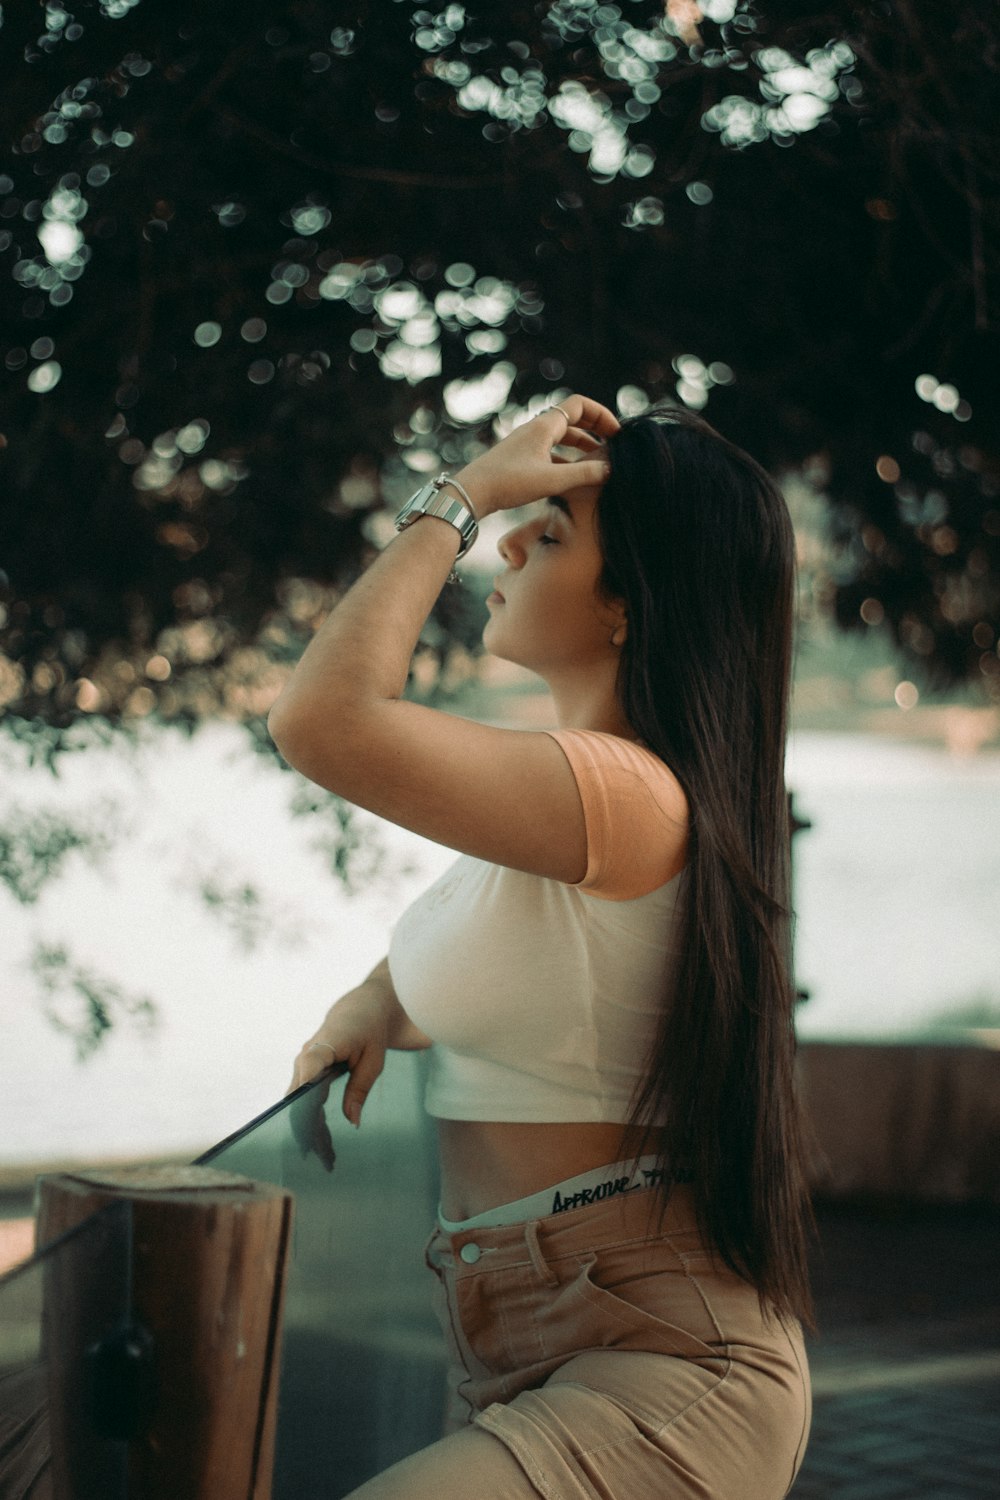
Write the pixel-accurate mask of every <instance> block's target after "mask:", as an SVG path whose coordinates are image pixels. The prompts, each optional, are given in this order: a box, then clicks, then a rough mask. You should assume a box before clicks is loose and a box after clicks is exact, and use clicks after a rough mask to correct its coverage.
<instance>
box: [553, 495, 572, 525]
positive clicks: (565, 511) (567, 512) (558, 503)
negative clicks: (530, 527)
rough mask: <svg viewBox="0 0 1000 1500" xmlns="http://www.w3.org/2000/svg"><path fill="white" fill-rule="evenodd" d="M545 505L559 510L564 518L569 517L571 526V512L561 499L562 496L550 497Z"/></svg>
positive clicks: (567, 504) (565, 502)
mask: <svg viewBox="0 0 1000 1500" xmlns="http://www.w3.org/2000/svg"><path fill="white" fill-rule="evenodd" d="M546 503H547V504H548V505H554V506H555V508H556V510H561V511H562V513H563V515H564V516H568V517H569V520H570V523H571V524H572V522H573V512H572V511H571V510H570V508H569V503H568V502H567V501H566V500H564V499H563V497H562V495H550V496H549V498H548V501H547V502H546Z"/></svg>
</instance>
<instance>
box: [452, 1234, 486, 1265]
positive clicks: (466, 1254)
mask: <svg viewBox="0 0 1000 1500" xmlns="http://www.w3.org/2000/svg"><path fill="white" fill-rule="evenodd" d="M482 1253H483V1252H482V1251H481V1250H480V1248H479V1246H478V1245H474V1244H473V1243H472V1241H471V1240H470V1241H469V1243H468V1244H467V1245H463V1246H462V1248H461V1250H460V1251H459V1252H458V1256H459V1259H460V1260H464V1261H465V1264H466V1265H467V1266H474V1265H475V1264H476V1261H477V1260H478V1259H479V1257H480V1256H481V1255H482Z"/></svg>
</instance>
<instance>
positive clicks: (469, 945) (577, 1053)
mask: <svg viewBox="0 0 1000 1500" xmlns="http://www.w3.org/2000/svg"><path fill="white" fill-rule="evenodd" d="M546 732H547V733H550V734H551V735H552V738H553V739H555V740H556V741H557V743H558V744H559V746H560V747H561V749H562V750H563V753H564V754H565V755H566V758H567V760H568V761H569V763H570V766H571V767H572V769H573V774H574V776H575V778H576V783H577V787H578V788H579V791H580V797H581V800H582V802H583V809H584V817H585V821H586V829H587V870H586V874H585V875H584V877H583V879H582V880H581V881H580V882H579V883H578V884H576V885H568V884H565V883H563V882H562V881H559V880H552V879H548V878H546V877H545V876H541V875H529V874H527V873H526V872H524V871H521V870H512V869H509V868H507V867H506V866H504V865H495V864H488V863H487V862H486V861H484V860H480V859H473V858H472V857H471V856H469V855H462V856H460V858H459V859H457V860H456V861H455V863H454V864H453V865H451V866H450V867H449V868H448V869H447V870H446V871H445V873H444V874H443V875H442V876H440V877H439V879H438V880H436V881H435V882H434V884H433V885H432V886H430V887H429V889H428V890H426V891H425V892H424V893H423V895H421V896H419V897H418V898H417V900H416V901H414V902H413V904H412V905H411V906H409V907H408V908H407V910H406V911H405V912H404V913H403V915H402V917H401V918H400V919H399V921H398V923H397V924H396V928H395V930H394V932H393V934H392V941H391V943H390V947H389V972H390V974H391V976H392V982H393V985H394V987H395V990H396V994H397V995H398V997H399V1001H400V1003H401V1005H402V1007H403V1009H404V1010H405V1011H406V1013H407V1015H408V1016H409V1017H410V1019H411V1020H412V1021H413V1022H414V1024H415V1025H416V1026H418V1027H419V1028H420V1029H421V1031H423V1032H425V1033H426V1035H427V1036H429V1037H431V1038H432V1039H433V1042H434V1045H433V1046H432V1047H431V1049H430V1054H429V1056H430V1068H429V1074H428V1083H427V1095H426V1104H427V1109H428V1111H429V1113H430V1114H432V1115H436V1116H439V1117H443V1118H446V1119H453V1120H454V1119H457V1120H514V1121H531V1122H541V1121H555V1120H561V1121H584V1120H588V1121H589V1120H605V1121H613V1122H616V1123H622V1124H623V1123H625V1121H626V1120H627V1119H628V1117H629V1106H630V1103H631V1101H632V1096H633V1093H634V1090H635V1088H636V1085H637V1084H638V1082H639V1081H640V1079H641V1078H642V1077H643V1075H644V1073H645V1070H646V1066H647V1061H648V1056H649V1051H650V1048H651V1046H652V1045H653V1042H654V1040H655V1036H656V1032H657V1029H658V1024H659V1019H660V1016H661V1014H662V1012H663V1007H664V1005H665V1004H666V1003H667V1001H668V996H669V992H670V984H671V980H672V977H673V971H674V968H675V966H676V961H677V957H678V948H677V940H676V932H677V921H676V917H677V913H678V910H679V908H680V905H681V898H682V896H683V891H684V888H685V885H686V878H687V876H686V870H685V869H684V868H683V865H684V857H685V851H686V844H687V833H686V829H687V818H686V802H685V799H684V795H683V792H682V791H681V789H680V786H679V783H678V782H677V780H676V778H675V777H674V775H673V773H672V772H671V771H670V770H668V768H667V767H666V766H665V765H664V764H663V762H662V761H661V760H660V759H659V758H658V757H657V756H656V755H654V754H653V753H652V751H650V750H646V749H644V748H643V747H641V746H639V745H637V744H634V743H632V742H631V741H629V740H623V739H620V738H619V737H618V736H616V735H611V734H603V733H598V732H596V731H592V730H551V731H546Z"/></svg>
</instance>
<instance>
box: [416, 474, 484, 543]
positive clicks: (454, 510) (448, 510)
mask: <svg viewBox="0 0 1000 1500" xmlns="http://www.w3.org/2000/svg"><path fill="white" fill-rule="evenodd" d="M446 484H450V485H454V487H455V489H456V490H458V491H459V492H460V493H461V494H462V495H465V499H466V500H468V498H469V497H468V495H466V494H465V491H464V490H463V489H462V488H461V486H460V485H457V484H456V483H455V481H454V479H451V478H449V476H448V475H447V474H439V475H438V477H437V478H436V479H432V480H431V481H430V483H429V484H425V485H423V486H422V488H420V489H419V490H417V493H416V494H415V495H411V496H410V498H409V500H407V502H406V504H405V505H404V506H403V509H402V510H401V511H400V512H399V515H398V516H397V517H396V530H397V531H405V530H406V528H407V526H412V524H413V522H414V521H415V520H416V519H417V517H418V516H439V517H440V519H441V520H442V521H449V522H450V523H451V525H452V526H454V527H455V528H456V529H457V531H458V533H459V535H460V537H461V538H462V541H461V545H460V546H459V549H458V554H457V556H456V558H455V561H456V562H458V559H459V558H460V557H464V556H465V554H466V553H467V552H468V550H469V548H470V547H471V546H472V544H473V542H474V541H475V540H476V537H477V536H478V535H479V522H478V521H477V520H476V518H475V516H474V515H473V513H472V508H471V506H470V505H466V504H465V503H464V502H463V501H462V500H460V499H459V498H458V495H443V494H442V493H441V491H442V490H443V489H444V487H445V485H446Z"/></svg>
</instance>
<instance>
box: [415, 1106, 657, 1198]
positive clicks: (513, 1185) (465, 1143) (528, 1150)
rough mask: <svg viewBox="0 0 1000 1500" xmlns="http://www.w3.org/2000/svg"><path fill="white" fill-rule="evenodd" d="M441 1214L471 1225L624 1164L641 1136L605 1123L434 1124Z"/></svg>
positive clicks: (640, 1145)
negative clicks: (490, 1212)
mask: <svg viewBox="0 0 1000 1500" xmlns="http://www.w3.org/2000/svg"><path fill="white" fill-rule="evenodd" d="M437 1123H438V1144H439V1148H440V1153H441V1212H442V1213H443V1214H444V1216H445V1218H448V1219H471V1218H472V1217H473V1215H474V1214H481V1213H485V1212H486V1210H487V1209H490V1208H496V1207H498V1206H499V1205H500V1204H501V1203H512V1202H514V1200H515V1199H517V1198H526V1197H527V1196H528V1195H529V1193H538V1192H540V1191H541V1190H542V1189H543V1188H547V1187H553V1186H554V1185H555V1184H556V1183H557V1182H563V1181H565V1179H566V1178H567V1177H575V1176H576V1175H577V1174H578V1173H580V1172H589V1171H591V1170H592V1169H593V1168H594V1167H603V1166H606V1165H607V1164H608V1163H611V1162H616V1161H622V1160H626V1159H627V1158H628V1157H629V1156H630V1155H633V1154H635V1153H636V1152H638V1151H639V1150H640V1149H644V1150H646V1151H655V1150H656V1144H655V1142H654V1141H652V1140H650V1141H647V1142H646V1144H645V1146H644V1147H643V1143H642V1138H641V1133H640V1132H637V1131H634V1130H629V1129H628V1127H626V1126H624V1125H615V1124H609V1123H607V1122H605V1121H588V1122H587V1123H586V1124H574V1123H563V1122H561V1121H560V1122H558V1123H552V1124H543V1125H538V1124H530V1125H528V1124H521V1123H516V1122H513V1121H509V1120H504V1121H500V1120H438V1122H437Z"/></svg>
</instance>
